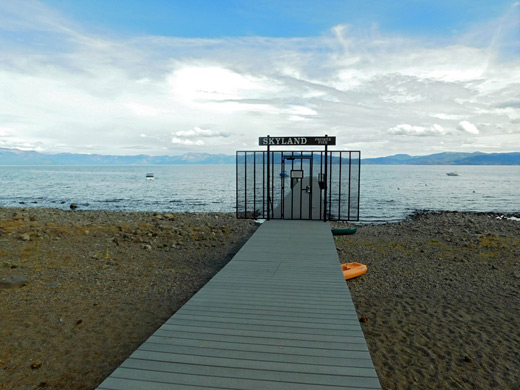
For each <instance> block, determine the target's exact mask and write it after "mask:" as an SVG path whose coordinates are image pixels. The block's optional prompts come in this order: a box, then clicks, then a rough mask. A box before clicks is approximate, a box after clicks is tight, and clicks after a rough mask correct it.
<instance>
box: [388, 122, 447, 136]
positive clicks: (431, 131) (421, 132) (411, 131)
mask: <svg viewBox="0 0 520 390" xmlns="http://www.w3.org/2000/svg"><path fill="white" fill-rule="evenodd" d="M388 132H389V133H390V134H394V135H406V136H420V137H424V136H439V135H443V134H445V133H446V131H445V130H444V128H443V127H442V126H441V125H438V124H436V123H434V124H433V125H431V126H430V127H428V128H426V127H422V126H412V125H409V124H406V123H405V124H400V125H397V126H394V127H392V128H390V129H389V130H388Z"/></svg>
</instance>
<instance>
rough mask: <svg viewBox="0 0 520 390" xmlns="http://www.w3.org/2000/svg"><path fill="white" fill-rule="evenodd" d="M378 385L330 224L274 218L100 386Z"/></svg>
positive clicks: (104, 389) (127, 389) (302, 389)
mask: <svg viewBox="0 0 520 390" xmlns="http://www.w3.org/2000/svg"><path fill="white" fill-rule="evenodd" d="M380 388H381V387H380V383H379V380H378V377H377V374H376V372H375V370H374V367H373V364H372V360H371V358H370V354H369V352H368V349H367V345H366V342H365V339H364V336H363V332H362V330H361V327H360V324H359V321H358V317H357V314H356V311H355V309H354V305H353V303H352V299H351V296H350V293H349V290H348V287H347V285H346V283H345V280H344V279H343V274H342V272H341V268H340V264H339V261H338V256H337V253H336V248H335V245H334V240H333V238H332V234H331V232H330V226H329V224H328V223H324V222H319V221H281V220H273V221H267V222H265V223H264V224H263V225H262V226H261V227H260V228H259V229H258V230H257V232H256V233H255V234H254V235H253V236H252V237H251V239H250V240H249V241H248V242H247V243H246V244H245V245H244V247H243V248H242V249H241V250H240V251H239V252H238V253H237V254H236V256H235V257H234V258H233V259H232V260H231V261H230V262H229V263H228V264H227V265H226V266H225V267H224V268H223V269H222V270H221V271H220V272H219V273H218V274H217V275H216V276H215V277H214V278H213V279H212V280H211V281H210V282H208V283H207V284H206V285H205V286H204V287H203V288H202V289H201V290H200V291H199V292H198V293H197V294H196V295H195V296H193V298H192V299H191V300H190V301H189V302H187V303H186V304H185V305H184V306H183V307H182V308H181V309H180V310H179V311H177V313H175V314H174V315H173V316H172V317H171V318H170V319H169V320H168V321H167V322H166V323H165V324H164V325H163V326H162V327H161V328H159V329H158V330H157V331H156V332H155V333H154V334H153V335H152V336H151V337H150V338H149V339H148V340H147V341H146V342H145V343H143V345H141V347H139V348H138V349H137V350H136V351H135V352H134V353H133V354H132V355H131V356H130V357H129V358H128V359H127V360H126V361H125V362H123V364H121V366H120V367H119V368H117V369H116V370H115V371H114V372H113V373H112V374H111V375H110V376H109V377H108V378H107V379H106V380H105V381H104V382H103V383H102V384H101V385H100V386H99V387H98V389H99V390H109V389H111V390H115V389H121V390H123V389H124V390H132V389H191V390H193V389H257V390H260V389H261V390H265V389H284V390H285V389H286V390H292V389H294V390H296V389H298V390H310V389H330V390H333V389H338V390H339V389H380Z"/></svg>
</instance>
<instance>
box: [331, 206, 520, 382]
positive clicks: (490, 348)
mask: <svg viewBox="0 0 520 390" xmlns="http://www.w3.org/2000/svg"><path fill="white" fill-rule="evenodd" d="M516 217H518V215H517V216H516ZM516 217H514V216H510V218H511V219H507V218H506V217H505V216H501V215H499V214H474V213H456V212H443V213H423V214H417V215H416V216H415V217H414V218H411V219H409V220H407V221H403V222H399V223H392V224H383V225H374V226H361V227H359V228H358V231H357V233H356V234H355V235H352V236H336V238H335V241H336V246H337V248H338V253H339V256H340V259H341V262H343V263H346V262H353V261H356V262H360V263H364V264H366V265H367V266H368V272H367V274H366V275H363V276H361V277H359V278H356V279H352V280H350V281H348V285H349V288H350V291H351V294H352V298H353V301H354V304H355V307H356V311H357V313H358V316H359V318H360V321H361V326H362V329H363V332H364V334H365V338H366V340H367V344H368V347H369V350H370V353H371V356H372V360H373V362H374V366H375V368H376V371H377V373H378V376H379V380H380V382H381V385H382V386H383V388H384V389H482V390H485V389H520V326H519V325H520V220H518V218H516Z"/></svg>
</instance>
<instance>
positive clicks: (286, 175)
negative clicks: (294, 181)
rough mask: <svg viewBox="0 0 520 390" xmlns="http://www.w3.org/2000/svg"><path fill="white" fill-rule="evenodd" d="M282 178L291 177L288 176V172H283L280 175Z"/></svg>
mask: <svg viewBox="0 0 520 390" xmlns="http://www.w3.org/2000/svg"><path fill="white" fill-rule="evenodd" d="M280 176H281V177H289V175H288V174H287V172H285V171H283V172H282V173H280Z"/></svg>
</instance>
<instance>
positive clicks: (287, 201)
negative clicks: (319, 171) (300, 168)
mask: <svg viewBox="0 0 520 390" xmlns="http://www.w3.org/2000/svg"><path fill="white" fill-rule="evenodd" d="M286 185H287V186H290V185H291V183H290V179H287V184H286ZM307 186H309V189H310V191H306V188H307ZM321 195H322V194H321V190H320V186H319V184H318V179H317V178H315V177H313V178H310V177H308V176H306V177H304V178H303V179H302V180H301V181H299V182H298V183H297V184H296V185H295V186H294V188H293V189H291V190H289V191H288V192H287V195H286V196H285V197H284V199H283V202H280V203H279V204H278V206H276V207H275V208H274V210H273V218H275V219H314V220H320V219H322V218H323V215H322V213H323V207H320V203H321Z"/></svg>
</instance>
